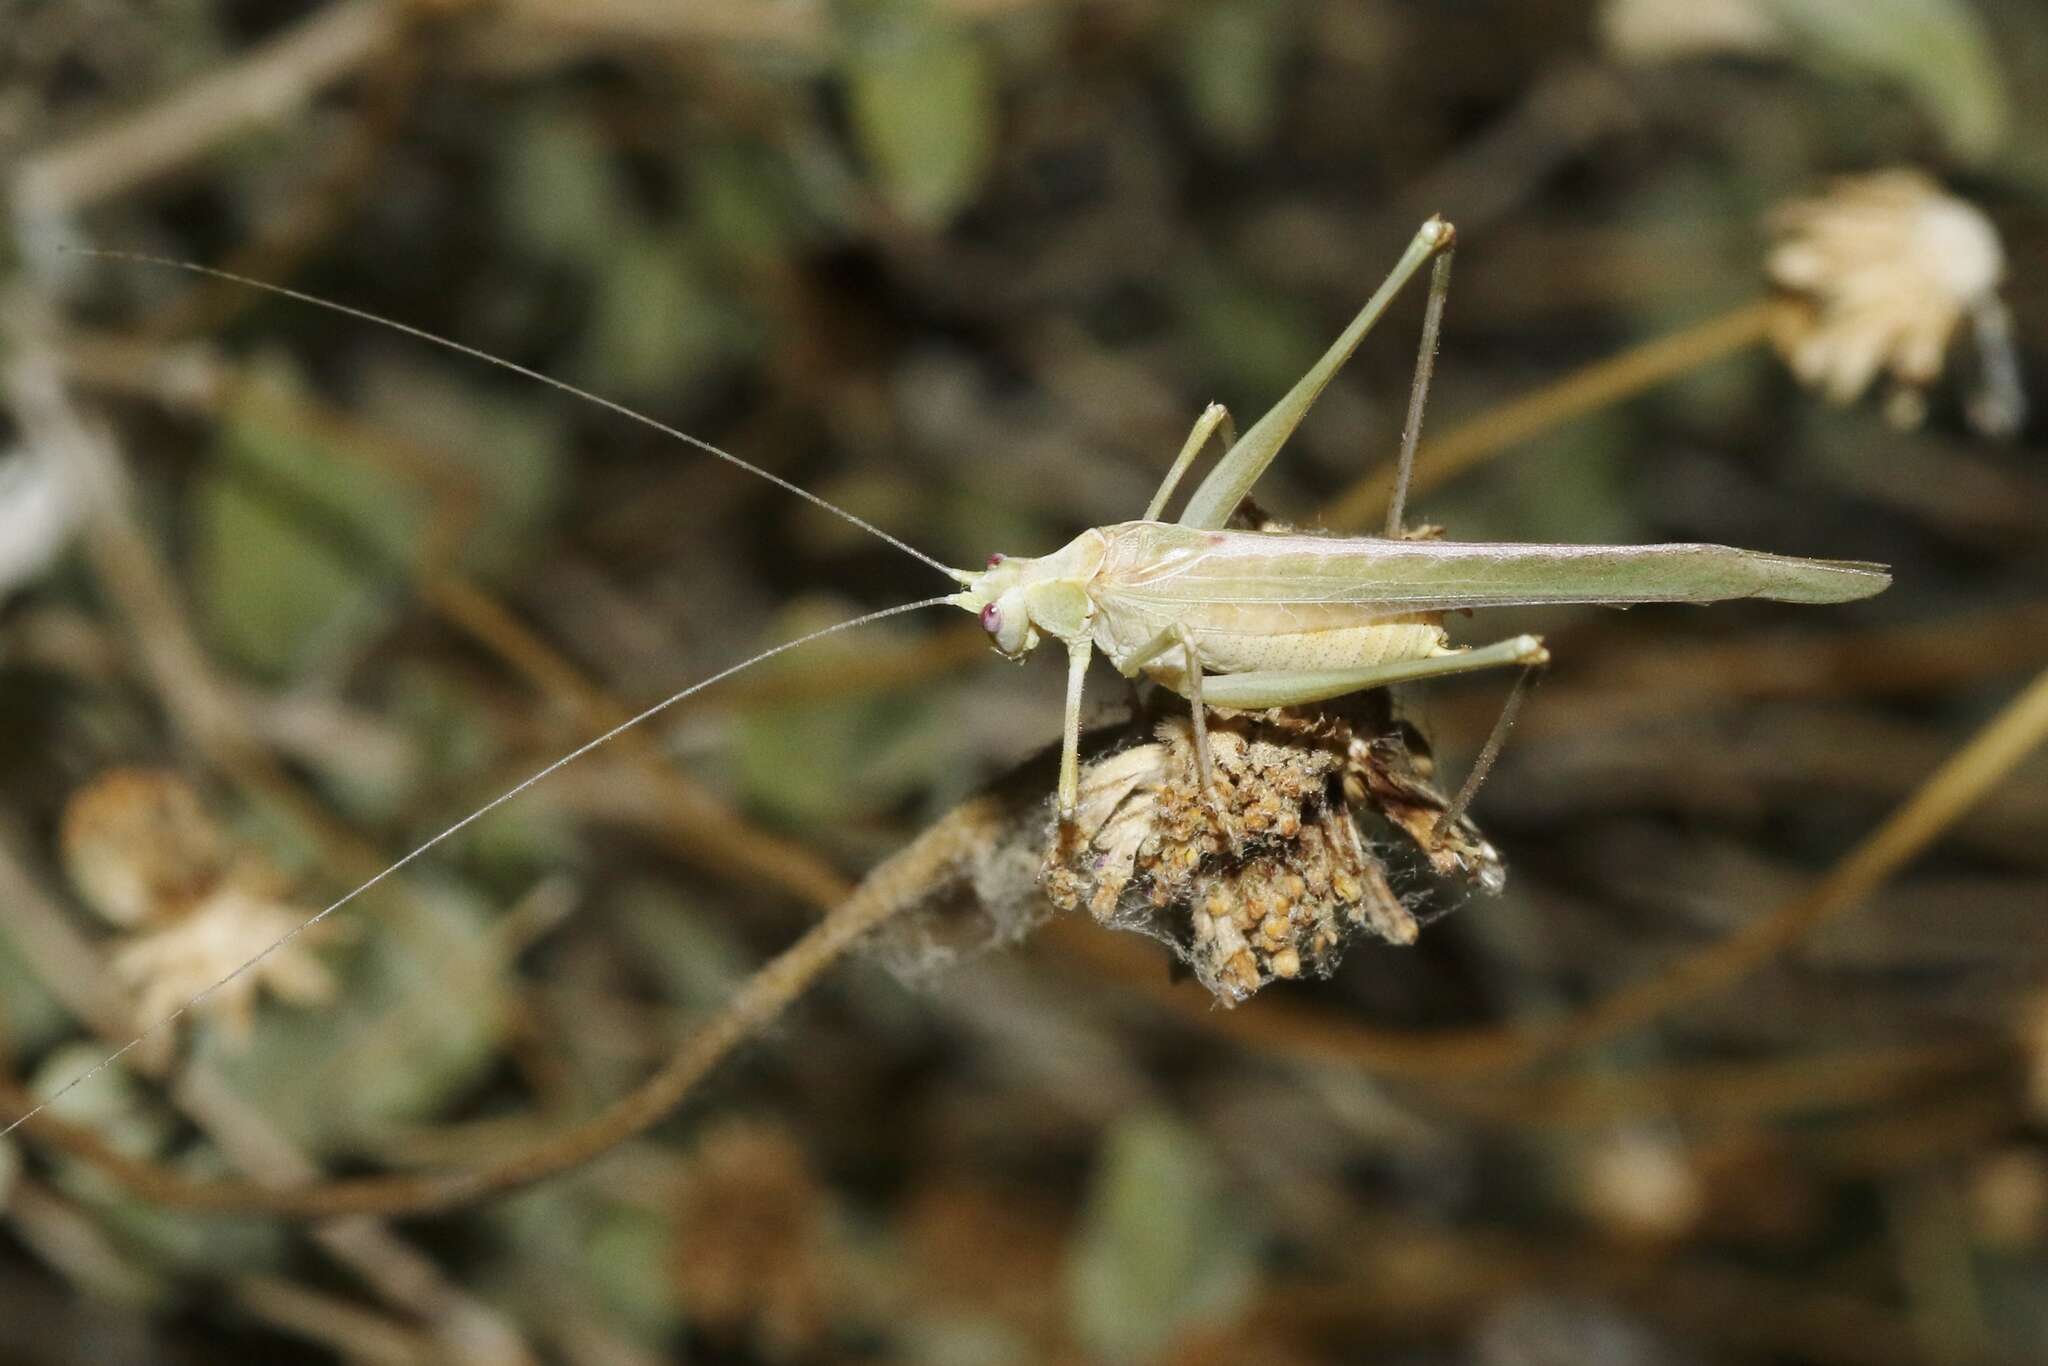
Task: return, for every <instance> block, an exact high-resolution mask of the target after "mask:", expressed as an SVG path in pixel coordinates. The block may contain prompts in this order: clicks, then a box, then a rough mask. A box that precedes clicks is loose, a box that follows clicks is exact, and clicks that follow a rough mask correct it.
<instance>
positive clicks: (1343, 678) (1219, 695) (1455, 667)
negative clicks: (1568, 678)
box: [1205, 636, 1550, 709]
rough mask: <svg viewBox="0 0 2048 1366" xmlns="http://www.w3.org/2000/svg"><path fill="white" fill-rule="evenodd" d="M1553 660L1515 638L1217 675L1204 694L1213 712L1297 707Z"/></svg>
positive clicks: (1533, 641) (1538, 645)
mask: <svg viewBox="0 0 2048 1366" xmlns="http://www.w3.org/2000/svg"><path fill="white" fill-rule="evenodd" d="M1549 659H1550V652H1549V651H1548V650H1546V649H1544V648H1543V642H1542V641H1541V640H1540V639H1538V638H1537V637H1535V636H1514V637H1512V638H1510V639H1508V640H1500V641H1495V642H1494V643H1493V644H1491V645H1483V646H1480V647H1479V648H1478V649H1476V650H1454V651H1452V652H1451V653H1449V654H1442V655H1435V656H1432V657H1431V658H1428V659H1404V660H1400V661H1397V662H1394V663H1389V664H1370V665H1365V666H1363V667H1360V668H1356V669H1299V670H1290V669H1277V670H1272V671H1269V672H1259V673H1240V674H1218V675H1217V676H1216V677H1214V678H1211V679H1209V680H1208V681H1207V686H1206V688H1205V693H1206V696H1207V697H1208V699H1209V705H1210V706H1212V707H1244V708H1247V709H1256V708H1260V707H1298V706H1305V705H1307V704H1308V703H1310V702H1324V701H1327V700H1329V699H1330V698H1332V697H1342V696H1344V695H1345V694H1347V693H1354V692H1364V691H1365V690H1366V689H1367V688H1384V687H1387V686H1389V685H1391V684H1394V683H1408V682H1412V681H1414V680H1416V679H1419V678H1441V677H1443V676H1444V675H1446V674H1462V673H1472V672H1474V671H1476V670H1479V669H1499V668H1505V667H1508V666H1512V665H1525V666H1526V665H1533V664H1543V663H1546V662H1548V661H1549Z"/></svg>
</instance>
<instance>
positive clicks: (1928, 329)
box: [1767, 169, 2018, 422]
mask: <svg viewBox="0 0 2048 1366" xmlns="http://www.w3.org/2000/svg"><path fill="white" fill-rule="evenodd" d="M1770 226H1771V231H1772V235H1773V237H1774V239H1775V244H1774V245H1773V247H1772V249H1771V253H1770V257H1769V259H1768V262H1767V269H1768V271H1769V273H1770V277H1771V280H1772V281H1773V283H1775V284H1777V285H1778V286H1779V287H1780V288H1781V289H1784V290H1786V291H1787V292H1788V293H1789V294H1790V295H1791V296H1792V299H1793V306H1791V307H1787V308H1786V309H1784V310H1783V311H1782V312H1781V314H1780V317H1779V321H1778V326H1777V328H1776V332H1775V336H1774V341H1775V342H1776V344H1777V347H1778V350H1779V351H1780V353H1781V354H1782V355H1783V356H1784V357H1785V360H1786V363H1787V364H1788V365H1790V366H1791V367H1792V371H1793V373H1794V374H1795V375H1797V376H1798V377H1799V379H1800V380H1801V381H1802V382H1803V383H1805V384H1807V385H1809V386H1811V387H1813V388H1816V389H1819V390H1820V391H1821V392H1822V393H1823V394H1825V395H1826V396H1827V398H1828V399H1829V401H1831V402H1834V403H1840V404H1846V403H1850V402H1853V401H1854V400H1856V399H1857V398H1858V397H1860V396H1861V395H1862V394H1863V393H1864V392H1865V391H1867V390H1868V389H1869V388H1870V386H1871V385H1872V383H1873V382H1875V381H1876V380H1877V378H1878V376H1879V375H1880V374H1886V373H1888V374H1889V375H1890V377H1891V379H1892V381H1893V383H1894V384H1895V385H1896V386H1897V388H1896V390H1895V393H1894V395H1893V402H1892V404H1891V407H1890V411H1891V412H1892V414H1893V415H1894V416H1895V417H1898V418H1903V419H1913V420H1917V415H1918V414H1919V413H1920V412H1921V411H1924V406H1925V393H1926V390H1927V388H1928V387H1929V386H1930V385H1932V384H1933V383H1934V381H1935V380H1936V379H1937V378H1938V377H1939V376H1940V374H1941V371H1942V368H1943V364H1944V361H1945V359H1946V357H1947V356H1948V353H1949V349H1950V346H1951V344H1952V342H1953V341H1954V339H1955V334H1956V331H1957V329H1958V327H1960V325H1961V324H1962V322H1963V321H1964V320H1965V319H1966V318H1967V319H1969V320H1971V321H1972V322H1973V323H1974V324H1975V325H1976V333H1977V336H1978V340H1979V345H1980V350H1981V349H1983V348H1984V347H1987V346H1989V347H1993V348H2004V347H2005V346H2006V345H2007V343H2006V342H2005V340H2004V339H2005V336H2006V332H2007V330H2008V324H2007V323H2006V321H2005V318H2006V315H2005V307H2004V304H2003V303H2002V301H2001V300H2000V299H1999V297H1998V288H1999V286H2000V284H2001V283H2002V282H2003V281H2004V278H2005V250H2004V248H2003V247H2002V246H2001V245H2000V243H1999V239H1998V233H1997V230H1996V229H1994V228H1993V227H1992V225H1991V221H1990V220H1989V219H1988V218H1986V217H1985V216H1984V214H1983V213H1982V212H1981V211H1979V210H1978V209H1977V208H1976V207H1975V206H1974V205H1971V204H1969V203H1967V202H1966V201H1964V200H1961V199H1958V198H1956V197H1955V196H1953V195H1950V194H1948V193H1946V192H1944V191H1943V190H1942V189H1941V187H1940V186H1938V185H1936V184H1935V183H1934V182H1933V181H1932V180H1930V179H1928V178H1927V177H1926V176H1924V175H1922V174H1921V173H1919V172H1918V171H1912V170H1903V169H1901V170H1890V171H1880V172H1877V173H1875V174H1872V175H1865V176H1855V177H1846V178H1844V179H1841V180H1838V181H1836V182H1835V184H1834V185H1833V186H1832V187H1831V188H1830V189H1829V191H1828V192H1827V193H1826V194H1824V195H1820V196H1818V197H1816V198H1812V199H1803V200H1796V201H1793V202H1791V203H1788V204H1785V205H1783V206H1781V207H1780V208H1778V209H1777V211H1776V212H1775V213H1773V214H1772V216H1771V223H1770ZM1981 359H1982V360H1983V362H1984V370H1985V376H1984V378H1985V381H1986V383H1987V384H1990V382H1991V381H1993V380H1998V379H2000V378H2001V377H2002V376H2004V375H2006V374H2007V372H2008V371H2009V370H2010V368H2011V367H2010V357H2009V356H2007V355H2005V354H2003V351H2002V350H2001V353H2000V354H1998V355H1991V354H1986V355H1984V356H1982V357H1981ZM1992 387H1998V386H1995V385H1994V386H1992ZM1977 397H1978V400H1979V403H1978V404H1977V405H1973V412H1977V413H1978V414H1979V416H1980V418H1982V419H1985V420H1997V421H2006V420H2011V421H2015V422H2016V420H2017V413H2012V414H2011V415H2010V416H2009V417H2007V418H1996V419H1991V418H1990V417H1989V415H1988V414H1986V413H1985V412H1984V411H1983V410H1982V408H1981V403H1982V401H1983V400H1985V399H1986V398H1987V397H1989V394H1988V392H1987V393H1980V394H1979V395H1978V396H1977ZM2002 402H2004V403H2005V404H2006V405H2007V406H2008V407H2011V406H2012V405H2014V404H2017V402H2018V400H2017V394H2016V386H2014V393H2013V394H2011V395H2007V396H2006V397H2005V398H2004V399H2003V400H2002Z"/></svg>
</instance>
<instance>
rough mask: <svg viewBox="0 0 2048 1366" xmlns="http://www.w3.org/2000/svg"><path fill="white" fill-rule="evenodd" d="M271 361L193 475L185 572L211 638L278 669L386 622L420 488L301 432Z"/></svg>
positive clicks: (414, 533)
mask: <svg viewBox="0 0 2048 1366" xmlns="http://www.w3.org/2000/svg"><path fill="white" fill-rule="evenodd" d="M292 382H293V381H292V380H291V379H290V377H289V376H288V375H287V374H286V373H285V372H284V371H282V370H280V369H278V368H276V367H275V366H271V367H269V368H268V369H267V370H266V371H265V372H263V374H262V375H260V376H259V378H258V380H257V382H255V383H252V384H249V385H245V386H243V387H242V389H241V390H240V391H239V392H238V394H237V396H236V399H235V401H234V404H233V406H232V407H231V408H230V409H229V411H228V412H227V413H226V415H225V416H224V418H223V420H222V422H221V424H220V438H219V441H218V443H217V444H216V446H215V449H214V451H213V453H212V457H211V460H210V462H209V464H208V466H207V470H206V472H205V474H204V475H202V476H201V477H200V478H199V479H197V480H195V481H194V483H193V487H192V491H191V494H190V498H191V504H190V507H191V514H192V524H193V539H194V547H193V557H194V564H193V581H194V591H195V595H196V597H197V599H198V605H199V610H200V613H201V616H202V619H203V620H204V622H205V624H206V627H207V630H208V632H209V633H210V635H211V637H212V639H213V640H214V641H215V642H216V643H217V644H218V645H219V646H220V648H221V649H223V650H224V651H226V652H227V653H228V654H230V655H232V656H233V657H234V658H235V659H236V660H237V661H239V662H240V663H241V664H243V665H244V666H245V667H247V668H250V669H253V670H256V671H258V672H261V673H266V674H271V675H274V676H279V677H291V676H294V675H297V674H300V673H303V672H305V671H307V670H309V669H312V668H315V667H317V666H319V665H320V664H323V663H325V662H327V661H329V660H331V659H333V658H335V657H337V656H339V655H343V654H346V653H348V652H349V651H351V650H353V649H355V648H357V647H359V646H360V645H361V644H362V643H363V642H364V641H365V640H366V639H368V637H369V636H370V635H371V634H373V633H374V632H375V631H377V630H378V629H379V628H380V627H381V626H382V625H383V623H384V621H385V619H386V616H387V614H388V612H389V602H388V593H389V590H390V588H391V587H392V586H393V579H394V576H395V575H397V574H398V573H400V572H401V571H402V570H403V569H404V567H405V566H408V565H409V564H411V562H412V560H413V556H414V551H415V548H416V546H417V544H418V537H419V533H420V530H421V527H422V525H423V522H424V519H423V517H422V515H421V508H420V506H419V501H418V498H417V496H416V495H415V494H413V493H412V491H410V490H408V489H406V488H405V487H404V486H403V485H401V484H400V483H399V482H398V481H396V480H395V479H393V478H392V477H390V476H389V475H386V474H384V473H382V472H380V471H378V470H376V469H374V468H372V467H371V466H370V465H368V464H366V463H364V462H362V461H355V460H350V459H347V458H346V457H344V456H342V455H340V454H338V453H337V452H335V451H334V450H333V449H332V448H331V447H329V446H328V445H326V444H325V443H324V442H322V441H321V440H320V439H319V438H318V437H316V436H312V435H309V434H308V433H307V432H306V431H305V429H304V428H303V427H302V426H299V425H297V424H295V423H293V422H292V421H291V420H290V418H289V416H288V405H285V404H281V403H280V402H279V401H278V397H277V392H276V388H275V386H276V385H279V384H286V385H289V384H291V383H292Z"/></svg>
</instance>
